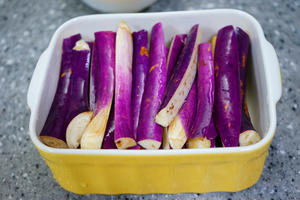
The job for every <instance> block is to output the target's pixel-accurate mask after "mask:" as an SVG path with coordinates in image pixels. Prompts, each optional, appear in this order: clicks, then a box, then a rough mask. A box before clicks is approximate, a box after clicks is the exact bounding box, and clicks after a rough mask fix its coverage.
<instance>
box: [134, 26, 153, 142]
mask: <svg viewBox="0 0 300 200" xmlns="http://www.w3.org/2000/svg"><path fill="white" fill-rule="evenodd" d="M132 36H133V65H132V74H133V78H132V120H133V134H134V139H137V128H138V122H139V116H140V110H141V103H142V97H143V93H144V87H145V80H146V75H147V72H148V70H149V69H148V68H149V67H148V62H149V61H148V57H149V55H148V32H147V31H145V30H141V31H139V32H134V33H133V34H132Z"/></svg>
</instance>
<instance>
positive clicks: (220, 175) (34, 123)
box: [27, 9, 282, 194]
mask: <svg viewBox="0 0 300 200" xmlns="http://www.w3.org/2000/svg"><path fill="white" fill-rule="evenodd" d="M120 21H126V22H127V23H128V25H129V26H130V27H131V29H132V31H136V30H140V29H146V30H151V28H152V26H153V25H154V24H155V23H157V22H162V23H163V27H164V31H165V39H166V41H170V40H171V37H172V36H174V35H175V34H178V33H186V32H188V31H189V29H190V28H191V27H192V26H193V25H194V24H200V26H201V27H202V42H207V41H208V40H209V39H210V37H211V36H212V35H213V34H216V33H217V31H218V30H219V29H220V28H222V27H223V26H226V25H234V26H239V27H241V28H243V29H244V30H245V31H246V32H247V33H248V34H249V36H250V39H251V58H252V59H251V62H250V66H249V73H248V86H247V97H246V98H247V101H248V104H249V112H250V115H251V118H252V121H253V124H254V127H255V128H256V129H257V131H258V132H259V133H260V134H261V136H262V137H263V139H262V140H261V141H260V142H258V143H257V144H254V145H251V146H246V147H232V148H213V149H181V150H102V149H99V150H81V149H55V148H51V147H48V146H45V145H44V144H43V143H41V142H40V140H39V138H38V135H39V133H40V131H41V129H42V127H43V125H44V123H45V120H46V118H47V115H48V112H49V110H50V106H51V103H52V101H53V98H54V94H55V91H56V87H57V82H58V77H59V70H60V60H61V46H62V40H63V38H65V37H68V36H70V35H73V34H76V33H81V35H82V37H83V39H85V40H94V37H93V35H94V32H96V31H100V30H116V28H117V26H118V24H119V23H120ZM281 90H282V88H281V78H280V71H279V63H278V59H277V56H276V52H275V50H274V48H273V46H272V45H271V44H270V43H269V42H268V41H267V40H266V39H265V36H264V33H263V30H262V28H261V26H260V24H259V23H258V22H257V21H256V20H255V18H253V17H252V16H251V15H249V14H247V13H245V12H243V11H239V10H233V9H216V10H199V11H180V12H162V13H139V14H103V15H90V16H82V17H77V18H74V19H71V20H69V21H67V22H66V23H64V24H63V25H62V26H60V27H59V28H58V29H57V31H56V32H55V33H54V35H53V37H52V39H51V41H50V44H49V46H48V48H47V49H46V50H45V51H44V52H43V54H42V55H41V57H40V59H39V61H38V63H37V65H36V68H35V70H34V73H33V77H32V80H31V83H30V86H29V90H28V96H27V101H28V105H29V107H30V109H31V116H30V123H29V134H30V137H31V140H32V142H33V144H34V145H35V147H36V148H37V149H38V151H39V153H40V154H41V156H42V157H43V159H44V160H45V161H46V163H47V165H48V166H49V168H50V169H51V171H52V173H53V176H54V178H55V179H56V180H57V182H58V183H59V184H60V185H61V186H62V187H63V188H65V189H66V190H68V191H71V192H74V193H78V194H89V193H101V194H122V193H136V194H147V193H182V192H197V193H203V192H213V191H231V192H234V191H240V190H243V189H246V188H248V187H250V186H252V185H254V184H255V183H256V182H257V181H258V179H259V177H260V175H261V173H262V170H263V166H264V162H265V159H266V157H267V155H268V148H269V145H270V143H271V140H272V138H273V136H274V134H275V129H276V103H277V102H278V100H279V99H280V96H281Z"/></svg>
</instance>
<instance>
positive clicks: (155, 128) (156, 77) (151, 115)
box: [137, 23, 166, 148]
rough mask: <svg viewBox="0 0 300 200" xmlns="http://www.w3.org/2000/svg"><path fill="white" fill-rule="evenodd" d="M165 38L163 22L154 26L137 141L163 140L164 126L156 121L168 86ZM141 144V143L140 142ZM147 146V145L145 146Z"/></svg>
mask: <svg viewBox="0 0 300 200" xmlns="http://www.w3.org/2000/svg"><path fill="white" fill-rule="evenodd" d="M165 50H166V48H165V39H164V32H163V27H162V24H161V23H157V24H155V25H154V26H153V28H152V32H151V42H150V52H149V68H150V69H149V70H148V72H147V77H146V82H145V89H144V94H143V98H142V105H141V111H140V121H139V124H138V129H137V133H138V134H137V138H138V139H137V141H138V142H139V144H140V142H141V141H143V140H147V139H150V140H155V141H157V142H159V143H161V141H162V132H163V128H162V127H161V126H160V125H158V124H157V123H155V121H154V119H155V115H156V114H157V112H158V110H159V108H160V106H161V103H162V100H163V95H164V92H165V87H166V56H165V55H166V53H165ZM140 145H141V144H140ZM144 148H145V147H144Z"/></svg>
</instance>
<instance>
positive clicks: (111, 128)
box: [102, 106, 117, 149]
mask: <svg viewBox="0 0 300 200" xmlns="http://www.w3.org/2000/svg"><path fill="white" fill-rule="evenodd" d="M114 132H115V111H114V107H113V106H112V108H111V111H110V114H109V118H108V122H107V125H106V130H105V134H104V138H103V142H102V149H116V148H117V146H116V144H115V140H114Z"/></svg>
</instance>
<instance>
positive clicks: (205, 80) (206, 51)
mask: <svg viewBox="0 0 300 200" xmlns="http://www.w3.org/2000/svg"><path fill="white" fill-rule="evenodd" d="M213 62H214V61H213V56H212V48H211V44H210V43H202V44H200V45H199V48H198V75H197V91H198V92H197V111H196V113H197V114H196V116H195V119H194V122H193V125H192V128H191V135H190V138H194V137H206V135H207V131H208V129H209V125H210V121H211V118H212V110H213V105H214V88H215V86H214V64H213Z"/></svg>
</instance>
